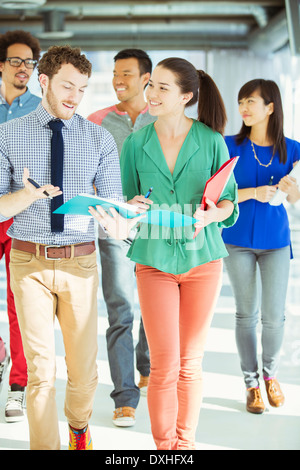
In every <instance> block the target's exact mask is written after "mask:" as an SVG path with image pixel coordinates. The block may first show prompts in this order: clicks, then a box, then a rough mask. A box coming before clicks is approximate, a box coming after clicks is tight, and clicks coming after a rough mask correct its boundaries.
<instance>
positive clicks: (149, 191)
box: [145, 186, 153, 199]
mask: <svg viewBox="0 0 300 470" xmlns="http://www.w3.org/2000/svg"><path fill="white" fill-rule="evenodd" d="M152 191H153V188H152V186H151V188H149V189H148V191H147V193H146V194H145V198H146V199H148V197H149V196H150V194H151V193H152Z"/></svg>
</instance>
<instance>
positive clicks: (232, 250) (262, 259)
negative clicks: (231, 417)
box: [224, 245, 290, 388]
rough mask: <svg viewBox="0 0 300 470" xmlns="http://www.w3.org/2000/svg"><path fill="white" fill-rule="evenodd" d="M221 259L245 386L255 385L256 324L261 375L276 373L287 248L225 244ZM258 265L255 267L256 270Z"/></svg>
mask: <svg viewBox="0 0 300 470" xmlns="http://www.w3.org/2000/svg"><path fill="white" fill-rule="evenodd" d="M226 248H227V250H228V253H229V256H228V257H227V258H225V259H224V262H225V266H226V270H227V273H228V276H229V279H230V283H231V286H232V289H233V293H234V297H235V303H236V343H237V348H238V352H239V356H240V362H241V369H242V372H243V374H244V380H245V384H246V387H247V388H250V387H257V386H258V385H259V381H258V378H259V373H258V360H257V324H258V321H259V311H260V312H261V323H262V334H261V341H262V365H263V376H264V377H265V378H268V377H274V376H275V375H276V372H277V369H278V365H279V357H280V349H281V346H282V341H283V335H284V322H285V303H286V294H287V286H288V279H289V266H290V247H289V246H287V247H284V248H279V249H275V250H254V249H250V248H243V247H239V246H234V245H226ZM258 268H259V270H258Z"/></svg>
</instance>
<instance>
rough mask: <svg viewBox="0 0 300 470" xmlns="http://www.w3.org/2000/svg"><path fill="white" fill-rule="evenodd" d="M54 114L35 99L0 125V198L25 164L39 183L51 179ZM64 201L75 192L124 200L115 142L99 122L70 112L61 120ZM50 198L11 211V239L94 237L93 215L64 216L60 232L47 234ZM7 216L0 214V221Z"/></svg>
mask: <svg viewBox="0 0 300 470" xmlns="http://www.w3.org/2000/svg"><path fill="white" fill-rule="evenodd" d="M51 119H53V116H51V115H50V114H48V113H47V111H46V110H45V109H44V107H43V106H42V105H41V104H40V105H39V106H38V107H37V109H36V110H35V111H32V112H31V113H30V114H28V115H26V116H23V117H21V118H18V119H15V120H13V121H10V122H6V123H4V124H2V125H0V197H1V196H3V195H4V194H7V193H9V192H15V191H18V190H20V189H22V188H23V187H24V185H23V182H22V175H23V171H24V168H25V167H26V168H28V169H29V175H30V177H31V178H33V179H34V180H35V181H36V182H37V183H39V184H40V185H41V186H43V185H45V184H49V183H50V179H51V162H50V161H51V137H52V131H51V130H50V128H49V126H48V122H49V121H50V120H51ZM63 123H64V127H63V129H62V133H63V139H64V182H63V196H64V202H66V201H68V200H69V199H71V198H72V197H74V196H76V195H77V194H79V193H89V194H95V191H94V187H95V188H96V191H97V194H98V196H100V197H104V198H112V199H117V200H123V195H122V184H121V177H120V164H119V156H118V151H117V147H116V143H115V141H114V139H113V137H112V135H111V134H110V133H109V132H108V131H107V130H106V129H104V128H103V127H101V126H98V125H97V124H94V123H92V122H90V121H88V120H87V119H84V118H83V117H82V116H80V115H78V114H75V115H74V116H73V117H72V118H71V119H70V120H64V121H63ZM50 203H51V201H50V199H39V200H37V201H35V202H34V203H33V204H31V206H29V207H28V208H27V209H26V210H24V211H23V212H21V213H20V214H17V215H15V216H14V222H13V224H12V225H11V227H10V228H9V230H8V232H7V233H8V235H9V236H10V237H11V238H17V239H19V240H26V241H31V242H34V243H42V244H46V245H71V244H75V243H82V242H87V241H92V240H94V239H95V227H94V219H93V218H91V217H87V216H74V215H66V216H65V228H64V231H63V232H62V233H52V232H51V226H50V219H51V212H50V211H51V207H50V206H51V204H50ZM4 220H7V218H5V217H3V216H1V215H0V222H3V221H4Z"/></svg>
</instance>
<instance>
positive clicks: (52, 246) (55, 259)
mask: <svg viewBox="0 0 300 470" xmlns="http://www.w3.org/2000/svg"><path fill="white" fill-rule="evenodd" d="M61 246H62V245H47V246H45V259H50V260H52V261H58V260H60V259H62V258H48V248H60V247H61Z"/></svg>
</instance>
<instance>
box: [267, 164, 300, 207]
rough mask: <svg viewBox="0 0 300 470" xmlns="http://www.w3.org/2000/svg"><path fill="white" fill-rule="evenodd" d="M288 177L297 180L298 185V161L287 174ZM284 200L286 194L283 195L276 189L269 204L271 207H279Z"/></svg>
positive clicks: (299, 180) (299, 179) (299, 176)
mask: <svg viewBox="0 0 300 470" xmlns="http://www.w3.org/2000/svg"><path fill="white" fill-rule="evenodd" d="M289 176H292V177H293V178H295V179H296V180H297V183H298V185H299V184H300V161H299V162H298V163H296V165H295V166H294V168H293V169H292V171H291V172H290V173H289ZM286 198H287V193H284V192H283V191H281V190H280V189H277V191H276V193H275V194H274V196H273V197H272V199H271V201H269V204H270V205H271V206H280V204H282V203H283V201H284V200H285V199H286Z"/></svg>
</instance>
